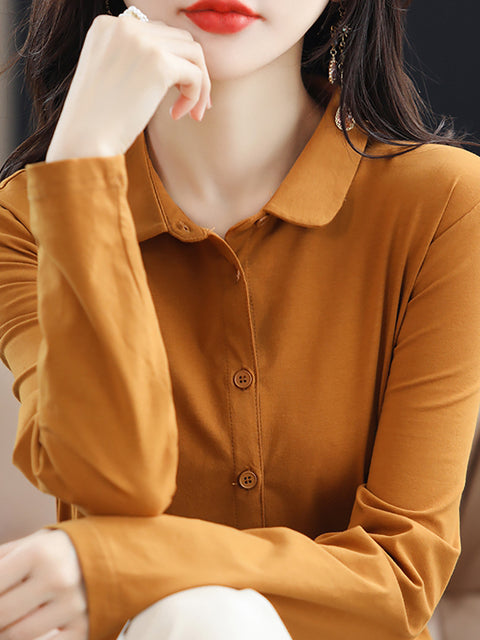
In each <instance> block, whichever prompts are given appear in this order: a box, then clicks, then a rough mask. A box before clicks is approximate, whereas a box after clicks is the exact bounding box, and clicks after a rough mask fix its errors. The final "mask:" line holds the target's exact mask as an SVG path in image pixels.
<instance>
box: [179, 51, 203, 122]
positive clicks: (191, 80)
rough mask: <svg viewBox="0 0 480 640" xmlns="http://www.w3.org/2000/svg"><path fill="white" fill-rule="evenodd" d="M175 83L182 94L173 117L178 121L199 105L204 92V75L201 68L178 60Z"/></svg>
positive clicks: (181, 59)
mask: <svg viewBox="0 0 480 640" xmlns="http://www.w3.org/2000/svg"><path fill="white" fill-rule="evenodd" d="M173 64H174V69H173V74H174V78H173V82H172V83H171V84H172V85H176V86H177V87H178V89H179V91H180V93H181V96H180V98H179V99H178V100H177V102H176V103H175V104H174V105H173V108H172V110H171V114H172V117H173V118H174V119H175V120H178V119H179V118H181V117H182V116H184V115H185V114H186V113H188V112H189V111H190V110H191V109H193V107H194V106H195V105H196V104H197V102H198V100H199V98H200V95H201V91H202V76H203V73H202V71H201V69H200V68H199V67H197V66H196V65H194V64H192V63H191V62H189V61H188V60H185V59H183V58H176V60H175V61H174V62H173Z"/></svg>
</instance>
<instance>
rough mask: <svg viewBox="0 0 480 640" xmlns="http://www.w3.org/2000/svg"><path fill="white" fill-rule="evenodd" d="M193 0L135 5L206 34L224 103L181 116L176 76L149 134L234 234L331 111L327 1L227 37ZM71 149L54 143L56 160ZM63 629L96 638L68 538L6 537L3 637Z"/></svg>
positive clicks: (274, 1)
mask: <svg viewBox="0 0 480 640" xmlns="http://www.w3.org/2000/svg"><path fill="white" fill-rule="evenodd" d="M131 4H132V3H130V2H127V6H131ZM189 4H191V2H190V0H186V1H185V0H163V1H161V0H136V4H135V6H137V7H138V8H139V9H140V10H141V11H143V12H144V13H145V14H146V15H147V16H148V17H149V19H150V20H152V21H153V20H158V21H162V22H164V23H166V24H167V25H169V26H171V27H175V28H177V29H184V30H186V31H188V32H189V33H190V34H191V35H192V36H193V38H194V40H195V41H197V42H198V43H200V45H201V46H202V49H203V52H204V55H205V61H206V66H207V70H208V74H209V77H210V80H211V100H212V105H213V106H212V108H211V109H209V110H208V111H206V112H205V115H204V117H203V118H202V113H201V112H203V107H202V108H201V109H200V110H199V109H197V110H195V109H193V110H191V116H192V117H188V116H186V117H180V118H179V119H175V115H177V116H178V115H179V112H178V106H177V109H176V110H174V113H173V119H172V115H171V114H170V108H171V107H173V105H174V104H176V103H177V101H178V96H179V93H178V91H177V89H176V88H175V87H173V88H172V89H171V90H170V91H169V92H168V93H167V94H166V96H165V98H164V100H162V102H161V104H160V106H159V108H158V109H157V111H156V112H155V115H154V117H153V118H152V119H151V120H150V122H149V124H148V127H147V128H146V136H147V143H148V145H149V149H150V152H151V155H152V160H153V162H154V165H155V168H156V170H157V171H158V173H159V175H160V177H161V178H162V180H163V182H164V184H165V186H166V188H167V190H168V191H169V193H170V195H171V196H172V198H173V199H174V200H175V201H176V202H177V204H178V205H179V206H180V207H181V208H182V209H183V211H184V212H185V213H186V214H187V215H188V216H189V217H191V219H192V220H193V221H195V222H197V223H198V224H200V225H202V226H207V227H210V228H212V227H215V231H216V232H217V233H219V235H224V234H225V232H226V231H227V230H228V229H229V228H230V227H231V226H232V225H233V224H235V223H236V222H238V221H239V220H241V219H243V218H245V217H248V216H251V215H253V214H255V213H256V212H258V211H259V210H260V209H261V208H262V206H263V205H264V204H265V203H266V202H267V201H268V200H269V198H270V197H271V195H272V194H273V193H274V191H275V190H276V189H277V188H278V186H279V185H280V183H281V181H282V180H283V178H284V177H285V175H286V174H287V172H288V170H289V169H290V167H291V166H292V165H293V163H294V161H295V159H296V158H297V157H298V155H299V153H300V152H301V150H302V149H303V147H304V146H305V144H306V143H307V141H308V140H309V138H310V137H311V135H312V134H313V132H314V130H315V128H316V127H317V125H318V123H319V121H320V119H321V117H322V115H323V113H322V111H321V110H320V109H319V107H318V106H317V105H316V104H315V103H314V101H313V100H312V99H311V98H310V96H309V95H308V93H307V91H306V90H305V88H304V87H303V83H302V81H301V74H300V56H301V51H302V44H303V36H304V34H305V33H306V31H307V30H308V28H309V27H310V26H311V25H312V24H313V23H314V22H315V20H316V19H317V18H318V17H319V16H320V15H321V14H322V13H323V11H324V9H325V7H326V5H327V4H328V0H296V2H295V12H293V11H292V4H291V0H245V1H244V4H246V5H247V6H249V7H250V8H251V9H253V10H254V11H255V12H256V13H258V14H260V15H261V16H262V18H263V19H262V20H257V21H255V22H254V23H253V24H252V25H250V26H249V27H247V29H245V30H244V31H241V32H239V33H237V34H228V35H222V36H220V35H218V34H210V33H207V32H205V31H202V30H201V29H200V28H199V27H197V26H196V25H195V24H194V23H193V22H191V21H190V20H189V19H188V18H187V17H186V16H185V15H184V14H182V13H179V11H178V10H179V9H181V8H185V7H187V6H188V5H189ZM232 123H235V126H232ZM61 157H62V156H61V154H59V153H58V152H57V155H56V156H55V154H54V153H53V152H52V160H55V159H61ZM65 157H70V156H69V155H66V156H65ZM44 636H46V637H44ZM52 636H55V637H56V638H58V639H59V640H87V638H88V613H87V599H86V592H85V586H84V581H83V577H82V573H81V568H80V564H79V561H78V557H77V555H76V552H75V549H74V547H73V544H72V543H71V541H70V539H69V537H68V536H67V535H66V534H65V533H64V532H63V531H52V530H46V529H42V530H40V531H37V532H35V533H34V534H32V535H30V536H26V537H24V538H21V539H19V540H14V541H12V542H9V543H7V544H3V545H0V640H38V639H39V638H42V640H47V638H50V637H52Z"/></svg>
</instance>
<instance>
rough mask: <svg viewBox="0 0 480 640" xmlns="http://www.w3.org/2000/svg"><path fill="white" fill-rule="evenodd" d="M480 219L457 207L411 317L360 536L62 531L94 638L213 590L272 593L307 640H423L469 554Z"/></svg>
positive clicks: (130, 524) (212, 527) (355, 528)
mask: <svg viewBox="0 0 480 640" xmlns="http://www.w3.org/2000/svg"><path fill="white" fill-rule="evenodd" d="M479 214H480V206H478V205H477V206H475V207H474V208H473V209H471V210H469V211H468V212H458V211H457V212H455V211H452V210H450V209H449V208H448V207H447V208H446V211H445V215H444V217H443V219H442V221H441V223H440V225H439V226H438V228H437V229H436V232H435V235H434V237H433V239H432V241H431V243H430V245H429V247H428V250H427V252H426V254H425V256H424V260H423V261H422V264H421V268H420V270H419V272H418V274H417V277H416V280H415V283H414V286H413V288H412V292H411V295H410V297H409V301H408V305H406V309H405V311H402V313H403V317H400V318H398V332H397V334H396V336H395V347H394V350H393V357H392V361H391V367H390V372H389V377H388V382H387V387H386V391H385V394H384V399H383V403H382V407H381V414H380V419H379V421H378V427H377V431H376V438H375V444H374V447H373V454H372V458H371V464H370V469H369V473H368V478H367V482H366V484H363V485H361V486H359V488H358V491H357V494H356V498H355V503H354V506H353V511H352V514H351V518H350V522H349V525H348V527H347V528H346V529H345V530H344V531H338V532H331V533H325V534H322V535H319V536H318V537H316V538H315V539H311V538H309V537H308V536H305V535H303V534H302V533H300V532H298V531H295V530H293V529H290V528H287V527H278V526H277V527H266V528H256V529H244V530H237V529H235V528H233V527H228V526H225V525H222V524H217V523H213V522H207V521H203V520H200V519H195V518H185V517H180V516H176V515H170V514H161V515H157V516H154V517H146V518H132V517H109V516H107V517H103V516H92V517H87V518H84V519H81V520H79V521H68V522H64V523H60V524H57V525H54V527H55V528H61V529H63V530H64V531H66V532H67V533H68V535H69V536H70V537H71V539H72V541H73V543H74V545H75V547H76V549H77V552H78V554H79V557H80V560H81V563H82V567H83V571H84V575H85V578H86V585H87V591H88V594H89V607H90V620H91V629H90V637H91V639H92V640H100V639H103V638H110V637H112V638H113V637H114V635H115V634H116V633H117V632H118V631H119V629H120V627H121V625H122V623H123V622H124V621H125V620H126V619H127V618H128V617H132V616H133V615H135V614H137V613H138V612H139V611H140V610H142V609H143V608H145V607H146V606H148V605H149V604H151V603H153V602H154V601H156V600H158V599H160V598H162V597H164V596H166V595H168V594H170V593H173V592H177V591H180V590H183V589H186V588H190V587H194V586H199V585H206V584H222V585H226V586H230V587H235V588H245V587H250V588H254V589H256V590H258V591H260V592H261V593H263V594H264V595H265V596H266V597H268V598H269V599H270V601H271V602H272V604H273V605H274V606H275V608H276V610H277V611H278V612H279V614H280V616H281V617H282V619H283V621H284V622H285V624H286V626H287V628H288V629H289V631H290V633H291V634H292V637H293V638H294V640H297V639H298V640H307V639H313V638H328V640H340V639H342V640H343V639H344V638H355V640H401V639H407V638H416V637H417V636H418V635H419V634H421V632H422V630H423V629H424V627H425V625H426V623H427V621H428V619H429V617H430V616H431V614H432V612H433V609H434V608H435V605H436V603H437V602H438V600H439V599H440V596H441V594H442V592H443V590H444V588H445V586H446V584H447V582H448V579H449V577H450V575H451V573H452V571H453V568H454V565H455V562H456V559H457V557H458V554H459V537H458V510H459V502H460V497H461V492H462V489H463V486H464V482H465V473H466V467H467V462H468V456H469V450H470V447H471V442H472V438H473V433H474V428H475V422H476V416H477V411H478V406H479V402H480V394H479V389H480V331H479V327H480V295H478V292H479V291H480V252H479V251H478V247H479V246H480V215H479ZM422 637H428V636H423V635H422Z"/></svg>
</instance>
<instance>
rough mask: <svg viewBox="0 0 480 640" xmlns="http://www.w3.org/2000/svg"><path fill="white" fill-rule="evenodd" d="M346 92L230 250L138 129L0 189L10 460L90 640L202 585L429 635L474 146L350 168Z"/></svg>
mask: <svg viewBox="0 0 480 640" xmlns="http://www.w3.org/2000/svg"><path fill="white" fill-rule="evenodd" d="M338 100H339V95H338V91H337V92H334V93H333V97H332V98H331V100H330V102H329V104H328V107H327V110H326V112H325V114H324V116H323V117H322V120H321V121H320V123H319V125H318V128H317V129H316V131H315V133H314V134H313V136H312V138H311V139H310V140H309V142H308V143H307V145H306V147H305V148H304V150H303V151H302V153H301V154H300V156H299V157H298V158H297V160H296V162H295V164H294V165H293V167H292V168H291V170H290V172H289V173H288V175H287V176H286V178H285V179H284V180H283V182H282V184H281V185H280V187H279V188H278V190H277V191H276V193H275V194H274V195H273V197H272V198H271V199H270V201H269V202H268V203H266V204H265V206H264V207H263V209H262V210H261V211H258V212H257V213H255V214H254V215H252V216H250V217H249V218H246V219H244V220H242V221H241V222H239V223H237V224H235V225H234V226H232V227H231V228H230V229H229V230H228V232H227V233H226V236H225V239H224V238H222V237H220V236H219V235H217V234H216V233H215V232H214V231H212V230H211V229H207V228H204V227H201V226H199V225H197V224H195V223H194V222H193V221H192V220H190V219H189V218H188V217H187V216H186V215H185V214H184V213H183V212H182V211H181V210H180V209H179V208H178V206H177V205H176V204H175V203H174V202H173V200H172V199H171V198H170V196H169V195H168V193H167V192H166V190H165V188H164V187H163V185H162V183H161V181H160V178H159V176H158V175H157V174H156V172H155V170H154V168H153V165H152V162H151V159H150V157H149V153H148V148H147V147H146V142H145V136H144V133H142V134H141V135H140V136H139V137H138V138H137V140H136V141H135V143H134V144H133V145H132V147H131V148H130V149H129V150H128V152H127V153H126V154H125V155H118V156H114V157H108V158H82V159H71V160H63V161H58V162H54V163H44V162H39V163H35V164H28V165H27V166H26V168H25V169H22V170H20V171H17V172H16V173H15V174H13V175H12V176H10V177H9V178H7V179H6V180H4V181H3V182H2V184H1V185H0V354H1V358H2V360H3V362H4V363H5V364H6V366H7V367H9V369H11V371H12V372H13V374H14V379H15V382H14V386H13V392H14V394H15V396H16V397H17V398H18V400H19V401H20V403H21V407H20V416H19V424H18V435H17V439H16V443H15V450H14V458H13V459H14V463H15V464H16V465H17V466H18V467H19V468H20V469H21V470H22V471H23V473H24V474H25V475H26V476H27V478H28V479H29V480H30V481H31V482H32V483H33V484H34V485H35V486H37V487H38V488H39V489H40V490H42V491H45V492H47V493H50V494H52V495H54V496H56V497H57V499H58V516H59V523H58V524H52V527H56V528H60V529H63V530H64V531H66V532H67V533H68V535H69V536H70V538H71V540H72V541H73V543H74V545H75V548H76V550H77V552H78V556H79V559H80V562H81V565H82V569H83V572H84V576H85V581H86V587H87V594H88V605H89V613H90V639H91V640H111V639H113V638H115V636H116V634H117V633H118V632H119V631H120V628H121V627H122V625H123V624H124V622H125V621H126V620H127V619H128V618H130V617H133V616H134V615H135V614H137V613H139V612H140V611H141V610H142V609H144V608H146V607H147V606H148V605H150V604H152V603H153V602H155V601H156V600H158V599H160V598H162V597H165V596H167V595H169V594H171V593H174V592H177V591H180V590H183V589H187V588H190V587H195V586H200V585H208V584H220V585H226V586H230V587H235V588H245V587H251V588H254V589H256V590H258V591H259V592H261V593H262V594H264V595H265V596H266V597H267V598H268V599H269V600H270V601H271V603H272V604H273V605H274V607H275V608H276V610H277V611H278V613H279V615H280V616H281V618H282V620H283V621H284V623H285V625H286V626H287V628H288V630H289V632H290V633H291V635H292V638H293V639H294V640H317V639H323V640H345V639H347V638H348V639H352V640H353V639H355V640H401V639H406V638H417V637H418V638H422V640H425V639H426V638H429V635H428V631H427V630H426V627H425V625H426V623H427V621H428V619H429V617H430V615H431V613H432V611H433V609H434V607H435V605H436V603H437V601H438V600H439V598H440V596H441V594H442V591H443V589H444V588H445V586H446V584H447V581H448V579H449V577H450V575H451V573H452V570H453V567H454V564H455V562H456V559H457V557H458V554H459V536H458V509H459V500H460V496H461V492H462V489H463V486H464V480H465V472H466V466H467V461H468V455H469V450H470V447H471V441H472V438H473V433H474V427H475V421H476V415H477V410H478V407H479V403H480V158H478V157H477V156H475V155H473V154H472V153H470V152H468V151H466V150H464V149H459V148H454V147H449V146H446V145H435V144H428V145H424V146H422V147H420V148H419V149H417V150H415V151H412V152H410V153H407V154H405V155H402V156H398V157H395V158H391V159H375V160H371V159H362V158H361V157H360V155H358V154H356V153H355V152H354V151H353V150H352V149H351V148H350V147H349V146H348V145H347V143H346V142H345V140H344V137H343V134H342V132H341V131H339V130H338V129H337V127H336V126H335V124H334V114H335V110H336V107H337V105H338ZM350 133H351V136H352V140H353V142H354V143H355V144H356V145H357V146H359V147H360V148H361V149H365V148H367V139H366V136H365V135H364V134H363V133H362V132H361V131H360V130H359V129H358V127H356V128H355V129H353V130H352V131H351V132H350ZM392 150H395V149H394V148H393V147H390V146H387V145H379V144H375V145H369V146H368V151H370V152H371V153H381V152H388V151H392Z"/></svg>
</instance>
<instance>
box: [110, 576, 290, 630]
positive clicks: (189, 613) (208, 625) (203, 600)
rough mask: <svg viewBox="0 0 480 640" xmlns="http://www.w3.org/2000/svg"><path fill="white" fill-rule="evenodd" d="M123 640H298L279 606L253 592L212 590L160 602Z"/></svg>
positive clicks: (188, 592) (141, 615)
mask: <svg viewBox="0 0 480 640" xmlns="http://www.w3.org/2000/svg"><path fill="white" fill-rule="evenodd" d="M118 638H119V639H122V640H246V639H247V638H248V640H292V637H291V636H290V634H289V633H288V631H287V629H286V627H285V625H284V624H283V622H282V620H281V618H280V616H279V615H278V613H277V612H276V610H275V608H274V607H273V605H272V604H271V603H270V602H269V601H268V600H267V599H266V598H265V597H264V596H263V595H262V594H261V593H258V591H254V590H253V589H232V588H231V587H223V586H220V585H208V586H202V587H194V588H193V589H186V590H184V591H179V592H177V593H172V594H171V595H169V596H167V597H166V598H163V599H162V600H159V601H158V602H156V603H154V604H153V605H151V606H150V607H148V609H145V610H144V611H142V612H141V613H139V614H138V615H137V616H135V617H134V618H132V620H129V621H128V622H127V624H126V625H125V626H124V627H123V629H122V631H121V633H120V635H119V636H118Z"/></svg>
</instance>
